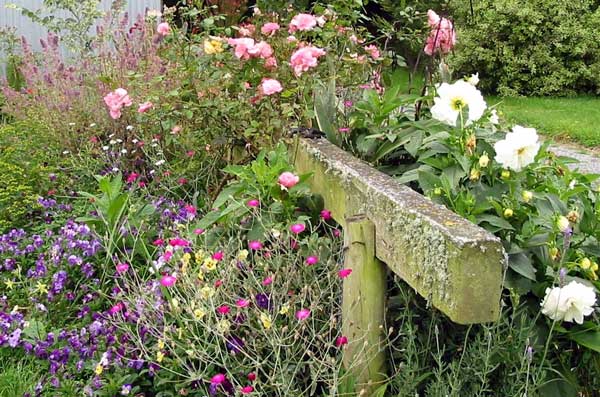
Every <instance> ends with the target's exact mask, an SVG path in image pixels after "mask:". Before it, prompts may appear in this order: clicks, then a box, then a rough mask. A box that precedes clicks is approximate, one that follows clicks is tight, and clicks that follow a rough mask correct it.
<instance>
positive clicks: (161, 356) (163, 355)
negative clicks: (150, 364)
mask: <svg viewBox="0 0 600 397" xmlns="http://www.w3.org/2000/svg"><path fill="white" fill-rule="evenodd" d="M163 358H165V354H164V353H163V352H158V353H156V362H158V363H160V362H162V360H163Z"/></svg>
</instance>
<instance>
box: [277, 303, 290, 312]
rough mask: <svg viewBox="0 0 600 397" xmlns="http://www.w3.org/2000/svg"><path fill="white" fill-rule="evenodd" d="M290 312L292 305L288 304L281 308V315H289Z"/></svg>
mask: <svg viewBox="0 0 600 397" xmlns="http://www.w3.org/2000/svg"><path fill="white" fill-rule="evenodd" d="M289 311H290V305H288V304H287V303H286V304H284V305H283V306H281V309H279V314H287V313H288V312H289Z"/></svg>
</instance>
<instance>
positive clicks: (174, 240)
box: [169, 238, 190, 247]
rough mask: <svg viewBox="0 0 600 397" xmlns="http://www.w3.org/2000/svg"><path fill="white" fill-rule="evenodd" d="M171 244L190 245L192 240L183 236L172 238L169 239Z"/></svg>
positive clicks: (177, 245) (176, 245) (173, 245)
mask: <svg viewBox="0 0 600 397" xmlns="http://www.w3.org/2000/svg"><path fill="white" fill-rule="evenodd" d="M169 245H170V246H171V247H187V246H189V245H190V242H189V241H187V240H184V239H182V238H172V239H171V240H170V241H169Z"/></svg>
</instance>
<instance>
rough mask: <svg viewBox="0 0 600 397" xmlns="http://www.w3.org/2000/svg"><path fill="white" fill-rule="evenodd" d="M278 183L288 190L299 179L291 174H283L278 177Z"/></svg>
mask: <svg viewBox="0 0 600 397" xmlns="http://www.w3.org/2000/svg"><path fill="white" fill-rule="evenodd" d="M278 182H279V184H280V185H281V186H283V187H284V188H286V189H289V188H291V187H294V186H296V185H297V184H298V182H300V177H298V176H297V175H294V174H292V173H291V172H284V173H282V174H281V175H279V179H278Z"/></svg>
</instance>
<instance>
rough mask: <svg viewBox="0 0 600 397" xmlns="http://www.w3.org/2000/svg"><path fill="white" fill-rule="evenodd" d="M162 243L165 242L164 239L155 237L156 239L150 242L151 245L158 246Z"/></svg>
mask: <svg viewBox="0 0 600 397" xmlns="http://www.w3.org/2000/svg"><path fill="white" fill-rule="evenodd" d="M164 243H165V240H163V239H162V238H157V239H156V240H154V241H153V242H152V245H156V246H160V245H163V244H164Z"/></svg>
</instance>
